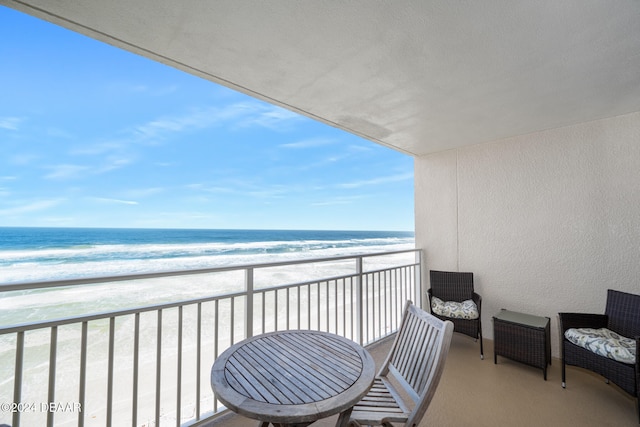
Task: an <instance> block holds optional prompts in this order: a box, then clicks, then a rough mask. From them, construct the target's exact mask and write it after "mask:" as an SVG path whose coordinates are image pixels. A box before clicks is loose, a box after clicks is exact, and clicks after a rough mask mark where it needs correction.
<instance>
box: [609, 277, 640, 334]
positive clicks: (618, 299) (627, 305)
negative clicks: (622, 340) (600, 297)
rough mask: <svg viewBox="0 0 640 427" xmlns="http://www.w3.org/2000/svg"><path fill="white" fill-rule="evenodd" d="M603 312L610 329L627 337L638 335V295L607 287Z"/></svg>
mask: <svg viewBox="0 0 640 427" xmlns="http://www.w3.org/2000/svg"><path fill="white" fill-rule="evenodd" d="M605 314H606V315H607V316H608V325H607V327H608V328H609V329H611V330H612V331H615V332H617V333H619V334H620V335H623V336H625V337H628V338H634V337H637V336H640V295H635V294H629V293H626V292H620V291H615V290H613V289H609V290H608V291H607V307H606V309H605Z"/></svg>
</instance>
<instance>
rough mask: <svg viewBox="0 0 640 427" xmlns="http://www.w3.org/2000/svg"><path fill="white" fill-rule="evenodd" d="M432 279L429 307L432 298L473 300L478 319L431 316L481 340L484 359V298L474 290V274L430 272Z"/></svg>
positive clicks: (481, 354)
mask: <svg viewBox="0 0 640 427" xmlns="http://www.w3.org/2000/svg"><path fill="white" fill-rule="evenodd" d="M429 277H430V278H431V288H430V289H429V290H428V291H427V296H428V297H429V307H431V298H432V297H437V298H440V299H441V300H442V301H455V302H462V301H465V300H469V299H470V300H473V302H475V304H476V306H477V307H478V313H480V317H478V318H477V319H453V318H449V317H443V316H439V315H437V314H435V313H433V311H432V312H431V314H433V315H434V316H436V317H437V318H439V319H441V320H450V321H451V322H453V331H454V332H459V333H462V334H465V335H468V336H470V337H472V338H474V339H475V340H478V339H479V340H480V358H481V359H484V348H483V346H482V322H481V319H482V297H481V296H480V295H478V294H477V293H476V292H475V291H474V288H473V273H459V272H456V271H436V270H431V271H429Z"/></svg>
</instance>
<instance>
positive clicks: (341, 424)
mask: <svg viewBox="0 0 640 427" xmlns="http://www.w3.org/2000/svg"><path fill="white" fill-rule="evenodd" d="M352 411H353V407H352V408H349V409H347V410H345V411H344V412H342V413H341V414H340V416H339V417H338V421H337V422H336V427H347V424H349V419H350V418H351V412H352Z"/></svg>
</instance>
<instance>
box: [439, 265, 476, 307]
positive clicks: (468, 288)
mask: <svg viewBox="0 0 640 427" xmlns="http://www.w3.org/2000/svg"><path fill="white" fill-rule="evenodd" d="M429 278H430V279H431V295H433V296H435V297H438V298H440V299H441V300H443V301H457V302H462V301H465V300H469V299H471V298H473V273H460V272H457V271H437V270H431V271H429Z"/></svg>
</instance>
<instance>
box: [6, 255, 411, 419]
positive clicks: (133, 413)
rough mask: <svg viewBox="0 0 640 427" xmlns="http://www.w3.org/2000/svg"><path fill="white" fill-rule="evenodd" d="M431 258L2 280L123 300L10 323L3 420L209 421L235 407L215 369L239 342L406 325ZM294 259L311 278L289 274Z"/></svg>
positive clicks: (373, 335)
mask: <svg viewBox="0 0 640 427" xmlns="http://www.w3.org/2000/svg"><path fill="white" fill-rule="evenodd" d="M420 265H421V253H420V251H419V250H406V251H395V252H385V253H376V254H364V255H355V256H343V257H333V258H322V259H312V260H299V261H288V262H278V263H269V264H254V265H245V266H236V267H224V268H211V269H203V270H188V271H174V272H159V273H148V274H135V275H128V276H116V277H101V278H91V279H73V280H62V281H55V282H38V283H25V284H8V285H0V297H1V298H3V299H5V298H8V299H5V301H10V298H11V297H12V296H16V297H21V298H29V297H33V296H34V295H39V296H42V293H47V295H53V294H49V293H62V294H63V298H64V299H67V300H71V299H73V298H74V294H73V292H78V291H77V290H78V289H84V290H86V289H89V290H96V292H95V295H94V299H95V300H99V301H103V299H106V300H108V298H106V297H105V298H103V293H100V292H98V289H97V288H96V287H98V286H100V284H108V288H106V289H109V292H112V291H113V290H114V289H119V290H118V291H117V292H116V293H115V296H112V299H115V302H114V304H115V305H117V306H118V307H119V308H117V309H111V310H106V311H102V312H95V311H94V312H80V313H78V314H73V315H71V316H68V317H62V318H54V319H47V318H42V319H39V320H37V321H29V322H22V323H19V324H12V325H6V324H5V325H2V324H0V403H1V404H2V408H0V409H2V411H1V412H0V424H2V423H7V424H9V425H11V426H12V427H19V426H31V425H47V426H74V425H78V426H104V425H106V426H126V425H131V426H134V427H140V426H144V427H150V426H160V425H162V426H165V425H175V426H197V425H202V424H204V423H206V422H207V421H210V420H211V418H212V417H214V416H215V415H216V414H218V413H219V412H220V411H222V410H223V409H224V408H223V407H221V406H220V405H219V403H218V402H217V401H216V400H215V398H214V396H213V393H212V391H211V387H210V383H209V374H210V368H211V365H212V364H213V361H214V360H215V358H216V357H217V356H218V355H219V354H220V353H221V352H222V351H224V350H225V349H226V348H228V347H229V346H230V345H232V344H233V343H235V342H237V341H240V340H242V339H244V338H247V337H250V336H253V335H254V334H259V333H263V332H270V331H273V330H283V329H313V330H322V331H328V332H333V333H336V334H339V335H342V336H344V337H347V338H350V339H353V340H354V341H356V342H359V343H360V344H362V345H366V344H369V343H372V342H374V341H376V340H379V339H381V338H383V337H385V336H387V335H389V334H391V333H393V332H395V330H396V329H397V327H398V326H399V323H400V316H401V314H402V307H403V304H404V302H405V301H406V300H407V299H412V300H414V301H416V303H418V304H419V303H420V300H421V298H420V295H421V291H420V286H421V284H420ZM294 269H301V271H299V272H298V273H297V276H298V277H299V276H300V274H304V276H305V277H309V280H307V281H302V282H301V281H299V280H298V281H295V282H291V283H289V282H288V279H290V278H291V277H295V276H296V275H291V274H289V273H290V272H291V271H292V270H294ZM185 276H191V278H192V280H186V278H185ZM185 283H188V284H189V285H190V286H191V285H193V284H194V283H195V284H197V285H198V286H195V287H194V290H193V291H192V292H193V293H194V295H193V297H191V298H187V299H181V300H179V301H175V300H173V301H172V300H170V299H171V295H173V294H175V293H176V292H172V291H177V289H180V290H181V291H182V289H183V288H185V287H188V286H186V285H185ZM101 289H105V288H101ZM141 290H142V291H141ZM64 293H69V295H68V297H67V296H65V295H64ZM156 294H167V295H168V296H169V300H168V301H162V300H161V301H158V300H157V299H156V298H155V295H156ZM52 299H53V298H52ZM174 299H175V298H174ZM129 300H130V301H129ZM141 301H143V302H147V303H146V304H140V302H141ZM149 302H151V303H149ZM77 309H78V310H79V311H82V307H79V308H77ZM30 316H31V314H30Z"/></svg>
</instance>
